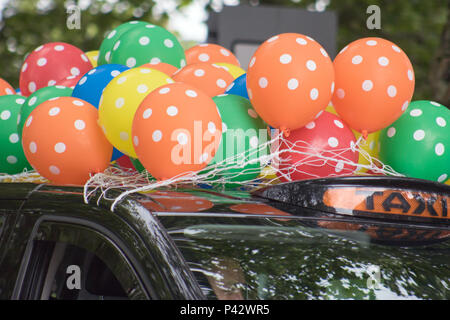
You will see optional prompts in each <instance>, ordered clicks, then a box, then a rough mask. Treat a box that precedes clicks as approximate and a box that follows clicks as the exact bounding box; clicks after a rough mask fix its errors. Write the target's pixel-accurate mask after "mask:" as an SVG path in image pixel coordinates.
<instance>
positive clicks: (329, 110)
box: [325, 104, 339, 117]
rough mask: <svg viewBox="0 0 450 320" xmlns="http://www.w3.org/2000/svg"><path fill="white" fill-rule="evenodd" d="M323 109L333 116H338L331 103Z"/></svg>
mask: <svg viewBox="0 0 450 320" xmlns="http://www.w3.org/2000/svg"><path fill="white" fill-rule="evenodd" d="M325 111H327V112H329V113H332V114H334V115H335V116H338V117H339V115H338V114H337V112H336V109H334V107H333V105H331V104H330V105H329V106H328V107H327V108H326V109H325Z"/></svg>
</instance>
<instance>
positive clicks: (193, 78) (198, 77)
mask: <svg viewBox="0 0 450 320" xmlns="http://www.w3.org/2000/svg"><path fill="white" fill-rule="evenodd" d="M172 79H173V80H175V81H176V82H184V83H188V84H190V85H193V86H194V87H197V88H198V89H200V90H202V91H203V92H204V93H206V94H207V95H209V96H210V97H215V96H217V95H219V94H223V93H224V92H225V91H226V90H227V87H228V86H229V85H230V84H231V83H232V82H233V81H234V78H233V76H232V75H231V74H230V73H229V72H228V71H226V70H225V69H224V68H221V67H220V66H217V65H213V64H210V63H206V62H202V63H196V64H191V65H188V66H186V67H184V68H183V69H180V70H178V71H177V72H176V73H175V74H174V75H173V76H172Z"/></svg>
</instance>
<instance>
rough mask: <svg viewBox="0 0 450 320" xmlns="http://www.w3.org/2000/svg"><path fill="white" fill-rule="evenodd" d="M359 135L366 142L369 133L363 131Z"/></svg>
mask: <svg viewBox="0 0 450 320" xmlns="http://www.w3.org/2000/svg"><path fill="white" fill-rule="evenodd" d="M361 135H362V136H363V138H364V140H367V137H368V136H369V133H368V132H367V130H363V131H361Z"/></svg>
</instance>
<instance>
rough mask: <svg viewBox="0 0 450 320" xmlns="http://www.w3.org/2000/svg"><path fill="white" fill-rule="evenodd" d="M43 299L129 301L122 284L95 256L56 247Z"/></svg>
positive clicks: (59, 245)
mask: <svg viewBox="0 0 450 320" xmlns="http://www.w3.org/2000/svg"><path fill="white" fill-rule="evenodd" d="M41 299H44V300H104V299H128V296H127V294H126V292H125V290H124V289H123V287H122V285H121V284H120V282H119V281H118V280H117V278H116V276H115V275H114V274H113V272H112V271H111V270H110V269H109V268H108V267H107V266H106V264H105V263H104V262H103V261H102V260H101V259H100V258H99V257H97V256H96V255H94V254H93V253H91V252H89V251H87V250H85V249H83V248H79V247H76V246H74V245H64V244H62V243H58V244H56V245H55V252H54V254H53V257H52V260H51V261H50V264H49V266H48V269H47V274H46V279H45V283H44V287H43V290H42V295H41Z"/></svg>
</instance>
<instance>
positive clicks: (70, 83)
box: [55, 73, 84, 89]
mask: <svg viewBox="0 0 450 320" xmlns="http://www.w3.org/2000/svg"><path fill="white" fill-rule="evenodd" d="M83 75H84V73H82V74H79V75H77V76H75V75H72V76H68V77H67V78H64V79H62V80H59V81H58V82H56V84H55V85H56V86H63V87H67V88H71V89H73V88H75V86H76V85H77V83H78V81H80V79H81V78H83Z"/></svg>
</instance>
